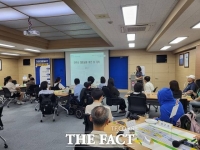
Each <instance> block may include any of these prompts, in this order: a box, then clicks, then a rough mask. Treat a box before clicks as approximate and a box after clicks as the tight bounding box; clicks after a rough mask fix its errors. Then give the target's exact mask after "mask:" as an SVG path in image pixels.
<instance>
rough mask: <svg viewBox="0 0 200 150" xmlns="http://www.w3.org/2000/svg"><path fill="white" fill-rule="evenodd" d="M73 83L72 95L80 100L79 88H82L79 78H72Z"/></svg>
mask: <svg viewBox="0 0 200 150" xmlns="http://www.w3.org/2000/svg"><path fill="white" fill-rule="evenodd" d="M74 84H75V88H74V96H77V97H78V98H77V99H78V101H80V93H81V90H82V89H83V88H84V87H83V85H82V84H80V80H79V79H78V78H76V79H74Z"/></svg>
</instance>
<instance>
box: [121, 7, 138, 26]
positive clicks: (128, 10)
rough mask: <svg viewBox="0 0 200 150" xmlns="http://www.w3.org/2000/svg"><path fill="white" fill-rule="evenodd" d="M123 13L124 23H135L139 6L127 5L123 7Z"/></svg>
mask: <svg viewBox="0 0 200 150" xmlns="http://www.w3.org/2000/svg"><path fill="white" fill-rule="evenodd" d="M122 13H123V16H124V23H125V25H126V26H128V25H135V24H136V17H137V6H136V5H135V6H125V7H122Z"/></svg>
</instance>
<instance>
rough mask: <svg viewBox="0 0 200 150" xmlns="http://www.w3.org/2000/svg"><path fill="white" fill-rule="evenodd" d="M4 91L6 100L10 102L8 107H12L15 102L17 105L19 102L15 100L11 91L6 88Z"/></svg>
mask: <svg viewBox="0 0 200 150" xmlns="http://www.w3.org/2000/svg"><path fill="white" fill-rule="evenodd" d="M2 89H3V92H4V98H5V99H6V101H7V100H8V103H7V107H8V108H9V107H10V106H9V105H10V103H11V102H14V103H15V104H16V102H17V101H16V100H15V97H13V96H11V92H10V91H9V89H8V88H5V87H3V88H2Z"/></svg>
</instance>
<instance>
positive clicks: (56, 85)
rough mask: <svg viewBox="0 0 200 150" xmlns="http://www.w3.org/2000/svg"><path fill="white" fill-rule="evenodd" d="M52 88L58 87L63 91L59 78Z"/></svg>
mask: <svg viewBox="0 0 200 150" xmlns="http://www.w3.org/2000/svg"><path fill="white" fill-rule="evenodd" d="M54 87H58V88H59V89H60V90H64V89H65V87H64V86H63V85H62V83H61V78H60V77H57V78H56V80H55V83H54Z"/></svg>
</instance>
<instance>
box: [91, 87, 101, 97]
mask: <svg viewBox="0 0 200 150" xmlns="http://www.w3.org/2000/svg"><path fill="white" fill-rule="evenodd" d="M91 96H92V98H93V99H94V100H102V99H103V91H102V90H101V89H98V88H97V89H94V90H93V91H92V93H91Z"/></svg>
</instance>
